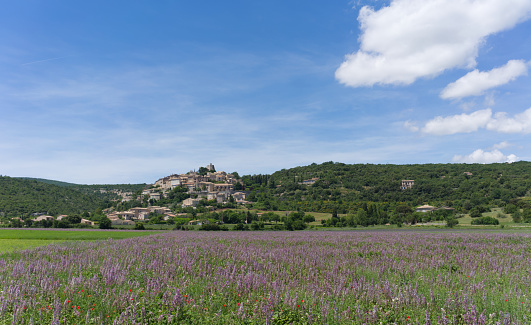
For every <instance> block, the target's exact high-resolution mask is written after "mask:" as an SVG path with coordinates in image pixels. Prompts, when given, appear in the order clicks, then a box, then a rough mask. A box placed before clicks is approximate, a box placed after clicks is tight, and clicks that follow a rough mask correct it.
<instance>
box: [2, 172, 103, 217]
mask: <svg viewBox="0 0 531 325" xmlns="http://www.w3.org/2000/svg"><path fill="white" fill-rule="evenodd" d="M110 205H111V202H110V201H109V200H108V199H105V198H104V196H102V195H97V194H95V193H94V192H92V193H82V192H80V191H78V190H75V189H74V188H73V187H64V186H57V185H52V184H47V183H44V182H40V181H36V180H29V179H20V178H11V177H7V176H1V177H0V215H3V216H5V217H8V216H26V215H29V214H32V213H45V214H49V215H57V214H80V213H82V212H84V211H94V210H96V209H98V208H105V207H108V206H110Z"/></svg>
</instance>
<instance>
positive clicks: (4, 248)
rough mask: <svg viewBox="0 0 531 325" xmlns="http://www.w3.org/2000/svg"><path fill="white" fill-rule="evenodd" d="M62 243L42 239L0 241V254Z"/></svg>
mask: <svg viewBox="0 0 531 325" xmlns="http://www.w3.org/2000/svg"><path fill="white" fill-rule="evenodd" d="M60 242H64V240H44V239H0V253H3V252H11V251H14V250H23V249H26V248H31V247H37V246H46V245H49V244H53V243H60Z"/></svg>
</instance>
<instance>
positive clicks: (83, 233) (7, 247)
mask: <svg viewBox="0 0 531 325" xmlns="http://www.w3.org/2000/svg"><path fill="white" fill-rule="evenodd" d="M154 233H157V232H151V231H147V232H138V231H112V230H86V229H84V230H62V229H54V230H43V229H40V230H39V229H0V254H1V253H4V252H10V251H13V250H21V249H26V248H30V247H36V246H45V245H48V244H53V243H60V242H66V241H79V240H103V239H109V238H112V239H123V238H130V237H138V236H146V235H150V234H154Z"/></svg>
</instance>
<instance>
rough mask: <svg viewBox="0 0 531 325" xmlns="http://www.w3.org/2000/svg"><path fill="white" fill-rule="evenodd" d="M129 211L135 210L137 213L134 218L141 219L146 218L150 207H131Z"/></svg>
mask: <svg viewBox="0 0 531 325" xmlns="http://www.w3.org/2000/svg"><path fill="white" fill-rule="evenodd" d="M129 211H130V212H133V213H134V214H135V216H134V219H140V220H144V219H145V217H146V216H147V215H148V214H149V212H150V211H149V209H148V208H140V207H137V208H131V209H129Z"/></svg>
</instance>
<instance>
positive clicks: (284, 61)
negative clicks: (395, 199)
mask: <svg viewBox="0 0 531 325" xmlns="http://www.w3.org/2000/svg"><path fill="white" fill-rule="evenodd" d="M530 69H531V1H529V0H483V1H475V0H394V1H389V0H386V1H380V0H367V1H346V0H345V1H340V0H338V1H302V0H288V1H286V0H282V1H277V0H270V1H243V0H241V1H240V0H235V1H209V0H205V1H201V2H194V1H169V0H161V1H134V0H129V1H99V0H93V1H63V0H46V1H38V0H27V1H2V10H1V11H0V174H1V175H7V176H11V177H39V178H48V179H54V180H61V181H67V182H72V183H79V184H119V183H153V182H154V181H155V180H157V179H158V178H160V177H164V176H167V175H170V174H174V173H184V172H187V171H190V170H193V169H198V168H199V167H200V166H206V165H207V164H209V163H213V164H214V165H215V167H216V169H217V170H224V171H227V172H233V171H237V172H238V173H239V174H240V175H245V174H260V173H262V174H264V173H272V172H275V171H277V170H280V169H283V168H292V167H296V166H304V165H308V164H311V163H322V162H326V161H335V162H343V163H347V164H355V163H368V164H419V163H421V164H423V163H493V162H514V161H519V160H526V161H528V160H531V142H530V141H529V139H530V134H531V92H530V90H531V79H530V76H529V74H530V73H529V70H530Z"/></svg>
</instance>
